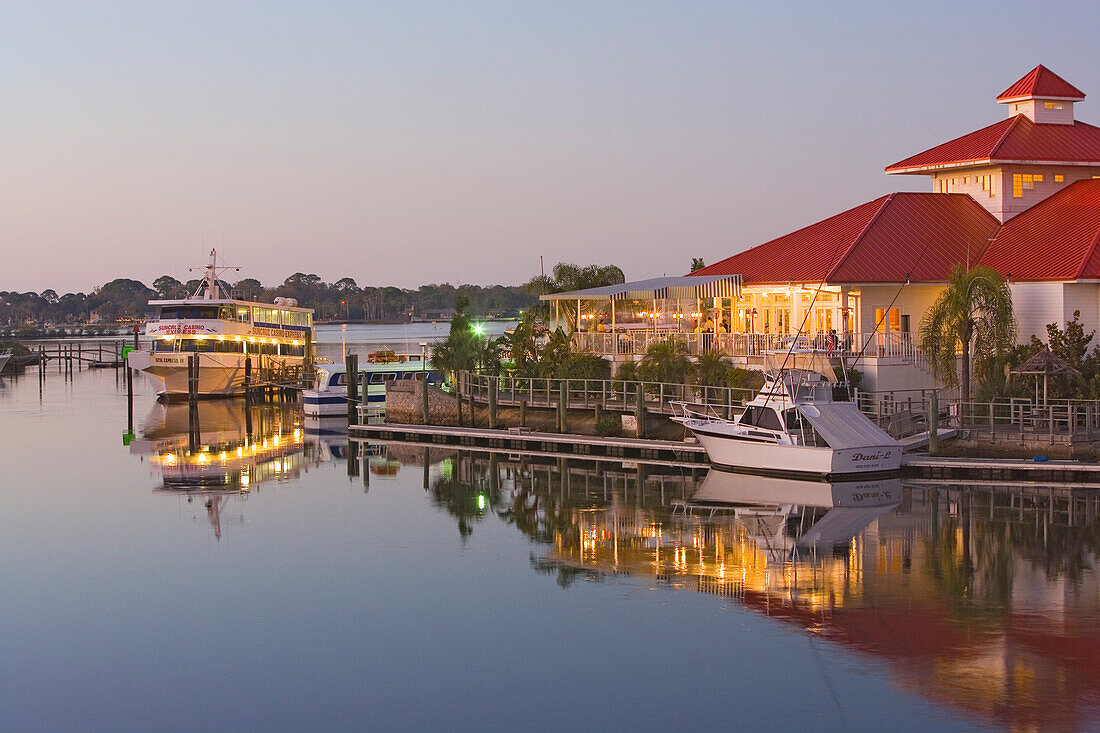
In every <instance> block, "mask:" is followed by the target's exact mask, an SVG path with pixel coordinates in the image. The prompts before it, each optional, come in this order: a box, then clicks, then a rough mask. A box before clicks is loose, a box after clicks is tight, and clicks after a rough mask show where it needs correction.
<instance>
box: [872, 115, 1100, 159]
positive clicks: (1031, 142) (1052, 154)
mask: <svg viewBox="0 0 1100 733" xmlns="http://www.w3.org/2000/svg"><path fill="white" fill-rule="evenodd" d="M1020 161H1048V162H1064V163H1094V164H1097V165H1100V127H1094V126H1092V125H1089V124H1086V123H1084V122H1074V123H1073V124H1071V125H1047V124H1043V125H1038V124H1036V123H1034V122H1032V121H1031V120H1030V119H1028V118H1027V117H1026V116H1024V115H1016V116H1015V117H1010V118H1008V119H1007V120H1001V121H1000V122H998V123H996V124H993V125H990V126H989V127H983V128H982V129H980V130H977V131H975V132H972V133H970V134H969V135H963V136H962V137H959V138H955V139H954V140H951V141H950V142H946V143H943V144H942V145H937V146H936V147H934V148H930V149H928V150H925V151H924V152H923V153H917V154H916V155H913V156H910V157H908V158H906V159H905V160H900V161H898V162H897V163H894V164H893V165H889V166H887V167H886V172H887V173H920V172H926V171H927V170H928V169H929V168H936V167H940V166H952V165H960V164H967V163H969V164H972V163H985V162H994V163H1012V162H1020Z"/></svg>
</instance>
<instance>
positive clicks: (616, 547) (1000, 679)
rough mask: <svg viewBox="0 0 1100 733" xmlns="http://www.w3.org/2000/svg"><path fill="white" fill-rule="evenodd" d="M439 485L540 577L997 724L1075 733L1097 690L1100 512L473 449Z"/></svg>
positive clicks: (1086, 495)
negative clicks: (506, 538)
mask: <svg viewBox="0 0 1100 733" xmlns="http://www.w3.org/2000/svg"><path fill="white" fill-rule="evenodd" d="M443 468H444V470H441V471H440V472H439V474H438V476H437V477H436V478H435V479H434V480H433V481H432V482H431V483H430V485H429V486H427V487H426V488H427V490H428V492H429V495H430V497H431V499H432V500H433V502H434V503H435V504H437V505H438V506H440V507H441V508H443V509H444V510H445V511H447V512H448V513H450V514H451V515H452V516H453V517H454V518H455V519H456V521H457V524H458V531H459V533H460V534H461V535H462V536H463V537H464V538H465V537H469V536H470V535H471V534H473V533H474V532H475V531H476V528H477V526H478V524H479V523H482V522H485V521H489V520H490V518H496V519H499V520H502V521H504V522H506V523H508V524H511V525H514V526H515V527H516V529H518V530H519V531H520V532H522V533H524V534H525V535H527V536H528V537H530V538H531V539H532V540H533V541H535V542H537V543H539V544H540V545H543V547H542V548H541V549H539V550H537V551H535V552H534V553H533V554H532V557H531V563H532V567H533V568H534V569H535V570H536V571H538V572H540V573H546V574H549V575H552V576H554V577H555V578H556V581H557V583H558V584H559V585H561V586H562V587H569V586H570V585H572V584H573V583H575V582H576V580H577V579H581V578H583V579H584V580H587V581H592V582H611V583H615V582H626V579H627V578H635V579H641V580H642V581H644V582H647V583H651V584H653V585H654V586H659V587H665V588H669V589H674V590H690V591H695V592H701V593H707V594H713V595H716V596H720V597H722V598H723V602H728V601H732V602H734V603H736V604H739V605H740V606H742V607H744V608H747V609H751V610H752V611H754V612H757V613H760V614H763V615H766V616H768V617H771V618H774V619H776V620H777V622H780V623H782V624H784V625H787V626H789V627H793V628H797V629H801V630H804V631H805V632H808V633H810V634H812V637H811V638H813V639H827V640H829V641H830V643H832V644H833V645H837V646H838V647H839V648H843V649H847V650H848V651H851V652H854V653H856V654H858V655H869V657H871V658H874V659H876V660H880V661H885V662H886V663H887V665H888V668H889V669H890V671H891V674H892V677H893V680H894V682H895V684H897V685H898V686H900V687H902V688H904V689H907V690H909V691H912V692H915V693H919V694H920V695H922V696H924V697H926V698H929V699H932V700H935V701H937V702H939V703H940V704H943V705H946V706H948V707H950V708H952V709H953V710H954V711H956V712H964V713H968V714H971V715H973V716H976V717H980V718H982V719H987V720H989V719H992V720H996V721H998V722H1002V723H1011V724H1013V725H1014V726H1019V727H1027V728H1033V727H1035V728H1037V727H1040V726H1044V727H1049V726H1058V727H1076V726H1080V725H1082V724H1084V719H1083V718H1082V716H1083V715H1085V714H1086V713H1085V711H1086V710H1090V709H1094V708H1095V705H1096V704H1097V702H1098V700H1097V693H1096V691H1097V690H1098V689H1100V627H1098V622H1100V582H1098V574H1097V570H1098V552H1100V522H1098V521H1097V509H1098V507H1100V498H1098V496H1097V493H1096V492H1095V491H1087V492H1082V491H1077V492H1075V493H1074V492H1069V491H1065V490H1061V489H1051V488H1048V487H1034V486H1003V485H1002V486H969V487H960V486H944V485H936V484H931V483H929V484H916V483H914V484H906V485H904V486H903V485H902V484H901V482H900V481H896V480H895V481H886V482H872V483H856V484H835V485H830V484H823V483H816V482H801V481H789V480H778V479H766V478H760V477H748V476H740V475H736V474H729V473H722V472H711V473H709V474H705V473H703V472H694V471H691V470H690V469H685V470H683V471H680V470H678V469H674V468H671V469H670V468H653V467H647V466H645V465H640V466H637V467H630V466H627V467H624V466H622V465H619V464H609V463H597V462H575V461H571V462H566V461H565V460H558V461H555V460H553V459H549V460H542V459H536V458H531V457H523V456H509V455H507V454H486V453H463V454H460V455H458V456H455V457H454V458H449V459H446V460H445V463H444V466H443Z"/></svg>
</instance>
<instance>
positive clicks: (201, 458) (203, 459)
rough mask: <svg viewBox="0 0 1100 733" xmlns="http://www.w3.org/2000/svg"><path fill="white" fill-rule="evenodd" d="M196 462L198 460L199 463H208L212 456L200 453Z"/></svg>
mask: <svg viewBox="0 0 1100 733" xmlns="http://www.w3.org/2000/svg"><path fill="white" fill-rule="evenodd" d="M195 460H197V461H198V462H199V463H206V462H207V461H208V460H210V456H208V455H206V454H205V453H199V455H198V456H197V457H196V458H195Z"/></svg>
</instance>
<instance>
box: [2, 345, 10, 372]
mask: <svg viewBox="0 0 1100 733" xmlns="http://www.w3.org/2000/svg"><path fill="white" fill-rule="evenodd" d="M9 360H11V349H5V350H4V351H0V372H2V371H4V367H6V366H7V365H8V361H9Z"/></svg>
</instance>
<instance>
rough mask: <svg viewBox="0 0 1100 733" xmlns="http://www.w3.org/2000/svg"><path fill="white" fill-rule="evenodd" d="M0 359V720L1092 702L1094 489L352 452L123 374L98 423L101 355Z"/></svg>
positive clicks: (291, 720)
mask: <svg viewBox="0 0 1100 733" xmlns="http://www.w3.org/2000/svg"><path fill="white" fill-rule="evenodd" d="M4 383H5V384H4V386H3V387H0V431H2V433H0V434H2V435H3V440H2V441H0V470H2V472H3V473H2V475H3V481H2V484H0V485H2V495H0V496H2V503H0V506H2V508H3V511H2V512H0V588H2V589H3V592H2V593H0V658H2V664H0V720H2V721H4V725H3V727H4V728H5V729H8V730H47V729H48V730H58V729H99V730H115V729H135V728H142V729H153V728H155V729H173V730H175V729H178V730H195V729H240V728H242V727H246V726H247V727H248V728H262V729H299V730H300V729H306V728H345V729H363V728H366V727H371V728H375V729H403V730H423V729H447V730H482V729H492V730H528V729H530V730H563V729H578V728H584V729H598V728H610V727H614V728H637V729H643V730H664V731H667V730H674V729H681V728H701V727H703V726H714V727H721V728H723V729H727V728H734V727H757V728H761V729H795V728H809V729H835V730H840V729H845V730H848V729H853V728H871V727H874V728H875V729H898V730H917V729H929V728H935V729H937V730H953V729H983V728H1004V727H1008V726H1015V727H1019V728H1024V729H1037V728H1044V727H1046V728H1049V727H1059V728H1081V729H1085V728H1089V727H1093V728H1095V726H1096V723H1095V721H1096V715H1097V712H1098V707H1100V705H1098V702H1100V700H1098V690H1100V583H1098V578H1097V572H1096V570H1097V550H1098V545H1100V524H1098V522H1097V520H1096V518H1095V517H1096V509H1097V506H1098V503H1097V502H1098V500H1097V499H1096V497H1094V496H1086V495H1081V496H1080V497H1079V498H1078V499H1077V500H1076V501H1074V502H1072V503H1070V502H1065V501H1062V502H1055V503H1054V504H1051V503H1050V501H1049V500H1048V492H1047V491H1046V489H1045V488H1041V487H1030V488H1027V489H1024V488H1017V489H1015V490H1012V491H1005V492H1003V493H1002V492H998V493H996V494H993V493H991V491H990V487H972V488H959V487H947V486H941V487H933V486H926V485H911V486H901V485H900V484H889V483H887V484H879V485H876V486H863V487H859V488H858V489H852V488H847V489H845V488H840V489H836V490H832V489H829V488H828V487H822V486H820V485H804V484H797V483H792V482H768V481H765V480H761V479H746V478H743V477H736V476H733V475H731V474H709V475H708V474H707V473H706V472H705V471H699V470H696V471H695V472H692V471H691V470H689V469H683V470H681V469H677V468H657V467H652V466H650V467H647V466H641V467H638V466H631V465H627V466H623V465H621V464H613V463H587V462H564V461H558V460H557V459H554V458H541V457H536V456H518V455H509V454H489V453H464V452H458V451H453V450H441V449H433V450H432V451H430V452H428V453H425V450H424V449H423V448H420V447H413V446H392V445H391V446H386V445H375V446H371V447H370V449H369V451H368V452H367V455H364V456H363V457H362V458H361V459H353V460H352V461H350V463H349V460H348V450H347V444H346V438H345V437H343V436H341V435H339V434H338V433H337V434H329V433H328V432H327V431H328V429H329V428H330V427H331V426H325V425H321V426H318V425H312V424H306V423H303V421H302V420H301V418H300V416H299V415H298V414H297V413H296V412H295V411H294V410H293V409H289V408H285V407H281V406H278V405H274V406H272V405H264V406H258V407H255V408H253V410H252V411H251V412H250V413H248V414H246V412H245V410H244V409H243V405H242V404H241V403H239V402H238V403H213V402H211V403H204V404H203V405H202V407H201V409H200V410H199V413H198V414H197V415H196V416H195V418H196V419H194V420H193V419H192V418H191V417H190V416H189V415H188V413H187V410H186V407H175V406H172V407H164V406H160V405H157V404H156V403H155V402H154V399H153V394H152V390H151V388H150V387H148V386H146V385H144V384H140V394H139V396H138V398H137V400H136V408H135V412H136V422H137V423H138V425H137V430H136V432H137V436H136V438H135V439H134V441H133V442H132V443H131V444H130V445H129V446H124V445H123V440H122V437H123V432H124V431H125V427H126V402H125V393H124V389H123V388H121V387H120V385H119V384H118V383H117V382H116V378H115V373H114V372H113V371H110V370H106V371H99V372H94V371H93V372H81V373H78V374H77V375H76V376H75V378H74V379H73V381H72V382H67V381H65V380H64V378H63V377H62V376H61V375H60V374H58V373H57V372H56V370H54V371H51V372H49V373H48V375H47V378H46V380H45V383H44V384H42V385H40V384H39V381H38V379H37V373H36V372H28V374H27V375H26V376H25V377H23V378H20V379H19V380H18V381H13V380H11V379H8V378H5V380H4ZM318 433H320V434H318ZM238 449H239V451H240V452H239V453H238ZM223 452H224V453H225V455H224V457H223V456H222V453H223ZM200 456H201V458H200ZM349 473H350V474H353V475H349ZM244 489H247V491H244ZM767 497H778V498H780V499H782V502H783V504H782V505H780V506H775V505H769V502H768V501H767ZM731 502H733V503H731ZM834 504H839V505H840V506H837V507H833V506H832V505H834Z"/></svg>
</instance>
